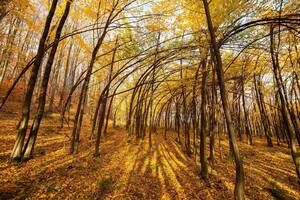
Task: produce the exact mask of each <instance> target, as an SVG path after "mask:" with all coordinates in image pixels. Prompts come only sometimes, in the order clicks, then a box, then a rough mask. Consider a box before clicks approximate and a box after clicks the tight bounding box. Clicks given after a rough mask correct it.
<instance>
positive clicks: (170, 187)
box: [0, 109, 300, 200]
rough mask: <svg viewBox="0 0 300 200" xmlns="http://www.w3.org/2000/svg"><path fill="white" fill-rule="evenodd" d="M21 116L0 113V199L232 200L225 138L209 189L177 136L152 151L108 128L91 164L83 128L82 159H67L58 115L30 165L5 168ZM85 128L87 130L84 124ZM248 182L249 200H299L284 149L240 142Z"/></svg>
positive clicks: (45, 126)
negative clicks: (284, 198) (278, 199)
mask: <svg viewBox="0 0 300 200" xmlns="http://www.w3.org/2000/svg"><path fill="white" fill-rule="evenodd" d="M16 119H18V115H17V113H15V112H10V111H9V109H8V110H4V111H1V113H0V121H1V125H0V185H1V187H0V199H11V198H12V199H25V198H29V199H220V200H221V199H232V198H233V187H234V175H235V172H234V162H233V160H232V159H230V158H229V155H228V150H229V149H228V144H227V140H225V139H222V141H221V150H222V159H221V158H220V154H219V144H218V139H217V140H216V166H215V169H214V170H213V169H211V168H210V169H209V173H210V176H209V179H210V182H209V183H205V182H203V181H202V180H201V179H200V178H199V175H198V174H199V164H198V163H199V155H197V156H196V158H195V157H194V156H191V157H188V156H186V154H185V153H184V149H183V148H182V147H181V145H179V144H178V143H177V142H176V140H175V138H176V136H175V134H174V133H171V132H169V133H168V139H167V141H165V140H164V138H163V134H162V133H160V132H159V133H158V134H157V135H156V134H154V135H153V145H152V148H151V149H149V143H148V138H146V139H145V140H144V141H140V142H136V141H134V140H132V141H128V139H127V133H126V131H125V130H123V129H121V128H120V129H109V131H108V135H107V137H106V138H102V143H101V155H100V157H99V158H94V157H93V150H94V146H93V145H94V142H90V141H88V139H87V138H89V136H90V131H89V130H90V129H89V128H90V127H83V131H82V135H81V141H80V152H79V153H78V154H77V155H69V153H68V147H69V138H68V135H70V132H71V128H68V127H65V128H63V129H59V115H57V114H52V115H50V116H48V117H47V118H45V119H44V120H43V122H42V126H41V130H40V134H39V136H38V140H37V145H36V148H35V153H34V159H32V160H30V161H28V162H26V163H23V164H21V165H12V164H10V163H9V162H8V159H9V154H10V150H11V149H12V146H13V143H14V138H15V136H16V129H15V127H16V123H17V121H16ZM85 124H88V123H85ZM239 146H240V147H241V152H242V155H243V160H244V167H245V175H246V196H247V198H248V199H272V198H274V197H273V195H274V194H273V195H272V194H271V188H274V187H275V188H279V189H278V190H275V191H277V192H279V193H283V194H285V195H288V196H289V197H291V198H293V199H300V189H299V184H298V183H297V177H296V173H295V170H294V165H293V162H292V159H291V156H290V152H289V149H288V148H287V147H286V146H274V147H273V148H269V147H267V146H266V143H265V140H263V139H260V138H255V140H254V145H253V146H249V145H247V144H246V143H239Z"/></svg>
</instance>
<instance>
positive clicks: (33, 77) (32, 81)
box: [11, 0, 58, 161]
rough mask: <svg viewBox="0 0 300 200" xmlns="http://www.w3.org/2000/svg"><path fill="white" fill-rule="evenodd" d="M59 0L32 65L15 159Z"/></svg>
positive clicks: (55, 3)
mask: <svg viewBox="0 0 300 200" xmlns="http://www.w3.org/2000/svg"><path fill="white" fill-rule="evenodd" d="M57 1H58V0H53V1H52V4H51V8H50V11H49V14H48V16H47V19H46V23H45V27H44V31H43V34H42V37H41V40H40V43H39V47H38V51H37V55H36V60H35V62H34V65H33V67H32V70H31V75H30V79H29V82H28V85H27V92H26V95H25V99H24V103H23V108H22V117H21V120H20V126H19V130H18V135H17V138H16V141H15V144H14V147H13V150H12V153H11V159H12V160H15V161H19V160H20V159H21V157H22V155H21V153H22V150H23V146H24V140H25V135H26V130H27V126H28V121H29V115H30V105H31V100H32V95H33V92H34V88H35V85H36V80H37V76H38V73H39V69H40V67H41V64H42V61H43V56H44V52H45V43H46V39H47V36H48V33H49V30H50V25H51V21H52V19H53V16H54V13H55V10H56V6H57Z"/></svg>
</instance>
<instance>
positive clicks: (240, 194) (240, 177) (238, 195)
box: [202, 0, 245, 200]
mask: <svg viewBox="0 0 300 200" xmlns="http://www.w3.org/2000/svg"><path fill="white" fill-rule="evenodd" d="M202 1H203V4H204V9H205V14H206V19H207V25H208V29H209V33H210V37H211V44H212V47H213V54H214V57H215V62H216V72H217V77H218V81H219V87H220V93H221V99H222V104H223V110H224V114H225V118H226V122H227V126H228V132H229V138H230V140H231V142H232V147H233V148H232V150H233V154H234V158H235V164H236V183H235V189H234V197H235V199H237V200H243V199H245V194H244V193H245V191H244V188H245V178H244V168H243V162H242V159H241V157H240V153H239V148H238V145H237V142H236V135H235V132H234V128H233V125H232V120H231V115H230V110H229V105H228V95H227V90H226V87H225V80H224V72H223V67H222V58H221V54H220V49H219V47H218V44H217V41H216V36H215V32H214V30H215V29H214V27H213V24H212V20H211V16H210V11H209V6H208V3H207V0H202Z"/></svg>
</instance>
